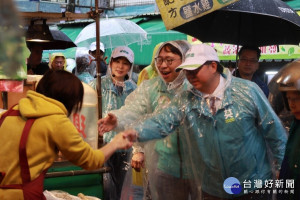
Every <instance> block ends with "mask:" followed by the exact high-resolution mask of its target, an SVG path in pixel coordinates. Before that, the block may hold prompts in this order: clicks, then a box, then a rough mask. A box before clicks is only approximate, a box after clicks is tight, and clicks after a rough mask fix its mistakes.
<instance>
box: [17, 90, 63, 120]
mask: <svg viewBox="0 0 300 200" xmlns="http://www.w3.org/2000/svg"><path fill="white" fill-rule="evenodd" d="M19 110H20V113H21V115H22V116H23V117H25V118H39V117H45V116H49V115H54V114H55V115H67V114H68V111H67V109H66V108H65V106H64V105H63V104H62V103H61V102H59V101H57V100H54V99H52V98H48V97H46V96H44V95H42V94H40V93H37V92H35V91H31V90H29V91H28V92H27V97H26V98H23V99H21V100H20V101H19Z"/></svg>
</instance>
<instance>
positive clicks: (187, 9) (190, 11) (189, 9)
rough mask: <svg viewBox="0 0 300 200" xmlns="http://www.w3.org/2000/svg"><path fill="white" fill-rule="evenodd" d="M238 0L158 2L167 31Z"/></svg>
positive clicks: (158, 0)
mask: <svg viewBox="0 0 300 200" xmlns="http://www.w3.org/2000/svg"><path fill="white" fill-rule="evenodd" d="M236 1H238V0H196V1H195V0H164V1H162V0H156V4H157V6H158V8H159V11H160V14H161V17H162V19H163V21H164V23H165V26H166V28H167V30H170V29H173V28H175V27H177V26H180V25H182V24H184V23H186V22H189V21H192V20H194V19H196V18H198V17H201V16H203V15H206V14H208V13H211V12H212V11H214V10H218V9H220V8H222V7H225V6H227V5H229V4H231V3H234V2H236Z"/></svg>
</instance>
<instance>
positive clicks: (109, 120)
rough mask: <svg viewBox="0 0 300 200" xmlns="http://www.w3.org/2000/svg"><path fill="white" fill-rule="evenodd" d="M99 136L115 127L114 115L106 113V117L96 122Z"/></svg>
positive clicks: (115, 119) (115, 118)
mask: <svg viewBox="0 0 300 200" xmlns="http://www.w3.org/2000/svg"><path fill="white" fill-rule="evenodd" d="M97 124H98V131H99V135H100V136H103V134H104V133H106V132H109V131H111V130H113V129H114V128H115V127H116V126H117V117H116V116H115V115H114V114H111V113H108V115H107V116H106V117H104V118H102V119H99V120H98V122H97Z"/></svg>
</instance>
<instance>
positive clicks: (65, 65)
mask: <svg viewBox="0 0 300 200" xmlns="http://www.w3.org/2000/svg"><path fill="white" fill-rule="evenodd" d="M55 57H63V58H64V60H65V64H64V70H66V68H67V59H66V57H65V55H64V54H63V53H60V52H59V53H53V54H51V56H50V59H49V68H50V69H52V66H51V65H52V62H53V61H54V59H55Z"/></svg>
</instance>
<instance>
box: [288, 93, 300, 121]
mask: <svg viewBox="0 0 300 200" xmlns="http://www.w3.org/2000/svg"><path fill="white" fill-rule="evenodd" d="M286 98H287V100H288V104H289V107H290V110H291V112H292V113H293V115H294V116H295V118H296V119H297V120H300V91H288V92H286Z"/></svg>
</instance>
